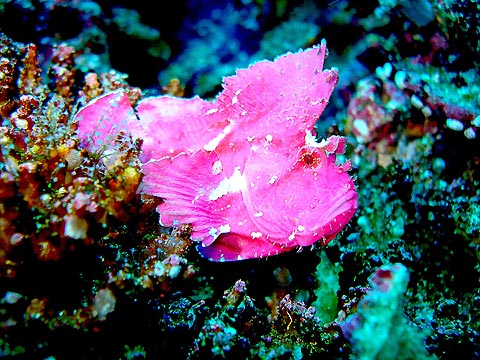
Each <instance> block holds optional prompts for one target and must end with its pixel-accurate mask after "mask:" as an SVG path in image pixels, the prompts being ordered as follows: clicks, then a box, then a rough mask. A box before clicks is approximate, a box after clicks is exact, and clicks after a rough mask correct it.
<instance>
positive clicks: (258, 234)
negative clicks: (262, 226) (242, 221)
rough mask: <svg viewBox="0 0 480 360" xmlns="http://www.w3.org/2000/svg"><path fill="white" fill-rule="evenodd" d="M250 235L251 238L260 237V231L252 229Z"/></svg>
mask: <svg viewBox="0 0 480 360" xmlns="http://www.w3.org/2000/svg"><path fill="white" fill-rule="evenodd" d="M250 235H251V236H252V239H258V238H261V237H262V233H261V232H259V231H252V233H251V234H250Z"/></svg>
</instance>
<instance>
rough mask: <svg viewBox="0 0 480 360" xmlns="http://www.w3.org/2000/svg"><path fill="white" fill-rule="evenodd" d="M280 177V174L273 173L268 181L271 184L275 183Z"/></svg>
mask: <svg viewBox="0 0 480 360" xmlns="http://www.w3.org/2000/svg"><path fill="white" fill-rule="evenodd" d="M277 179H278V176H277V175H273V176H272V177H271V178H270V180H268V183H269V184H270V185H273V183H274V182H275V181H276V180H277Z"/></svg>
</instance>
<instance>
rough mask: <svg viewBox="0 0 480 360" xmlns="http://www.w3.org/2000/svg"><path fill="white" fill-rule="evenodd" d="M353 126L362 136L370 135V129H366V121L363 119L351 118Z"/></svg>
mask: <svg viewBox="0 0 480 360" xmlns="http://www.w3.org/2000/svg"><path fill="white" fill-rule="evenodd" d="M353 127H354V129H355V130H357V131H358V133H359V134H360V135H362V136H369V135H370V130H369V129H368V125H367V122H366V121H365V120H363V119H355V120H353Z"/></svg>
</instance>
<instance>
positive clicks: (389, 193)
mask: <svg viewBox="0 0 480 360" xmlns="http://www.w3.org/2000/svg"><path fill="white" fill-rule="evenodd" d="M152 4H153V2H151V3H150V2H126V1H113V2H107V1H103V0H98V1H94V0H90V1H73V0H72V1H51V0H45V1H44V0H42V1H28V0H13V1H3V2H0V24H2V26H1V27H2V29H1V31H2V33H1V35H0V115H1V124H0V150H1V151H0V270H1V272H0V357H6V358H12V359H15V358H41V359H47V358H49V359H52V358H55V359H77V358H78V359H99V358H102V359H141V358H148V359H151V358H152V359H157V358H163V357H165V354H167V353H168V354H170V355H169V356H172V357H173V358H178V359H207V358H208V359H210V358H218V359H222V358H223V359H237V358H250V359H286V358H292V359H302V358H305V359H313V358H317V359H318V358H328V359H370V358H376V359H389V358H396V359H401V358H438V359H457V358H464V359H477V358H480V345H479V344H480V317H479V315H478V308H479V306H480V291H479V288H480V287H479V271H480V267H479V261H480V256H479V254H480V248H479V246H480V220H479V219H480V207H479V201H480V187H479V179H480V174H479V169H480V167H479V162H480V151H479V149H480V146H479V145H480V144H479V142H480V136H479V134H478V131H479V130H478V128H479V126H480V97H479V92H480V88H479V83H480V79H479V75H478V74H479V63H478V59H477V58H478V56H477V55H478V51H479V49H480V46H479V39H478V33H479V21H478V14H479V11H478V10H479V9H478V6H479V5H478V2H477V1H472V0H462V1H427V0H422V1H417V2H415V1H410V0H389V1H377V2H353V1H347V0H337V1H332V2H326V3H320V2H315V1H309V0H305V1H297V0H294V1H288V2H287V1H248V0H241V1H223V2H220V1H214V2H210V3H209V4H208V6H207V5H206V4H205V2H199V1H197V0H183V1H178V2H172V3H161V4H157V5H156V6H160V7H161V8H162V11H154V9H153V8H152V6H153V5H152ZM167 7H170V10H168V9H167ZM126 24H127V25H128V26H127V25H126ZM323 38H324V39H326V40H327V42H328V48H329V56H328V58H327V59H326V62H325V68H331V67H336V68H337V70H336V71H338V74H339V80H338V84H337V85H336V87H335V88H334V89H333V90H332V93H331V96H330V97H329V104H328V106H326V107H325V108H324V111H323V113H322V116H321V120H320V121H318V122H317V123H316V124H315V129H314V131H315V133H316V134H317V137H318V138H319V139H320V138H325V139H326V138H329V137H330V138H334V139H335V138H337V139H338V138H342V139H344V140H345V143H346V145H347V146H346V147H345V153H344V154H336V156H337V157H338V161H339V162H340V163H343V162H344V161H345V160H346V159H352V169H351V170H350V171H349V173H350V175H351V176H353V177H354V178H355V187H356V191H357V193H358V209H357V211H356V213H355V215H354V216H353V217H352V219H351V221H350V222H349V224H348V225H347V226H346V227H345V228H344V229H343V230H342V231H341V232H340V233H339V234H338V235H337V236H336V237H335V238H334V239H332V241H330V242H329V243H328V245H327V246H320V243H313V244H312V245H310V246H307V247H302V248H299V249H298V251H290V252H285V253H282V254H279V255H276V256H269V257H266V258H263V259H246V260H243V261H231V262H211V261H209V260H207V259H205V258H204V257H202V256H200V254H199V253H198V252H197V251H194V250H195V249H194V244H195V242H194V240H195V236H194V233H195V229H194V227H193V226H192V224H188V223H186V224H182V225H180V224H177V223H175V224H169V225H173V226H172V227H166V226H162V225H160V224H159V220H160V218H161V215H162V214H161V213H160V214H158V213H157V212H156V211H155V209H157V208H159V209H162V207H163V208H164V207H165V202H164V200H163V199H161V198H159V197H156V196H152V195H149V194H147V193H145V192H143V193H142V188H143V186H144V179H145V172H144V165H143V160H144V159H143V158H142V156H143V155H144V154H143V153H142V146H145V144H146V142H148V141H149V139H151V138H152V137H151V136H143V135H142V136H141V137H140V138H141V139H137V137H136V136H132V134H130V133H129V132H128V131H118V130H119V128H114V129H113V130H114V131H108V132H106V133H102V131H97V132H96V133H95V134H96V135H99V134H106V136H104V137H96V138H95V137H91V138H90V139H85V138H81V137H79V126H80V123H79V122H78V116H77V115H78V113H79V111H80V110H81V109H85V105H86V104H88V103H91V102H92V101H93V102H94V103H95V102H97V104H100V103H101V101H102V99H110V98H109V94H112V93H113V94H119V93H121V94H122V100H121V102H119V103H118V105H119V108H118V110H120V111H124V110H125V111H126V112H122V113H121V114H123V115H125V118H124V119H123V120H125V121H127V120H128V119H129V117H130V116H131V117H133V118H135V119H136V116H137V114H136V113H135V111H134V110H133V109H137V108H138V105H139V104H142V102H144V101H145V99H147V98H150V97H157V96H158V95H162V94H168V96H169V97H170V98H172V99H175V100H172V101H173V102H181V101H180V100H182V101H183V102H181V103H189V102H188V101H186V100H188V99H190V98H191V97H193V96H194V95H199V96H201V97H202V98H204V99H207V100H209V98H216V97H217V95H218V94H219V92H220V90H221V84H222V81H223V77H225V76H232V75H234V73H235V70H236V69H237V68H244V67H246V66H247V65H249V64H253V63H255V62H257V61H259V60H264V59H266V60H270V61H271V60H274V59H275V58H276V57H277V56H278V55H281V54H283V53H287V52H291V53H292V54H295V53H298V51H299V49H300V48H302V49H307V48H310V47H313V46H315V45H318V44H321V39H323ZM227 79H228V78H227ZM291 80H292V83H294V81H293V80H294V79H291ZM311 85H312V84H310V83H308V84H305V86H306V87H308V86H311ZM265 96H266V98H268V92H267V91H266V92H265ZM198 100H199V98H197V100H195V101H198ZM207 100H205V101H207ZM211 100H213V101H215V99H211ZM260 100H261V101H260ZM213 101H212V103H213ZM261 104H263V99H258V102H257V103H256V104H255V106H257V105H258V107H259V108H261V106H260V105H261ZM292 104H293V102H292ZM162 108H163V107H162ZM297 109H298V108H297ZM183 110H185V109H183ZM291 111H292V112H295V111H296V108H295V106H293V105H292V110H291ZM123 115H122V116H123ZM120 117H121V116H120ZM173 118H175V116H173ZM120 120H121V119H120ZM188 120H189V119H185V118H184V120H182V121H183V122H184V123H185V125H186V124H188ZM177 124H178V123H177ZM93 125H95V124H93ZM98 125H99V126H100V125H102V124H101V122H100V124H98ZM103 125H105V122H104V123H103ZM82 126H83V125H82ZM176 129H178V128H176ZM110 130H112V128H110ZM200 130H202V129H201V127H200V128H194V127H188V126H185V131H186V132H187V134H188V135H190V136H192V134H193V136H194V137H195V136H196V134H197V133H198V134H200V133H201V132H200ZM272 130H277V131H278V132H279V133H281V132H282V131H283V130H284V129H272ZM153 131H155V130H153ZM189 132H190V133H189ZM144 135H145V134H144ZM147 135H150V134H147ZM95 139H96V140H98V141H96V140H95ZM199 140H201V139H199ZM342 141H343V140H342ZM150 145H151V144H150ZM173 145H174V144H172V146H173ZM177 145H178V144H176V145H175V146H177ZM203 145H204V144H202V146H203ZM301 157H302V159H303V160H304V161H305V162H306V163H308V162H311V161H312V159H311V158H310V157H309V154H306V153H302V154H301ZM259 171H260V170H259ZM172 175H173V174H172ZM162 181H163V180H162ZM304 191H305V192H307V189H305V190H304ZM180 211H181V210H180ZM277 222H280V224H278V225H281V223H282V221H277ZM277 222H275V224H277Z"/></svg>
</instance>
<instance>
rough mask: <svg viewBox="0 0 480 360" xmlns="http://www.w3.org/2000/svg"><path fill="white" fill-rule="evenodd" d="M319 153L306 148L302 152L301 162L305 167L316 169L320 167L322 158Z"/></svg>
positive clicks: (316, 150)
mask: <svg viewBox="0 0 480 360" xmlns="http://www.w3.org/2000/svg"><path fill="white" fill-rule="evenodd" d="M318 151H319V150H318V149H306V148H303V149H302V150H300V156H299V161H300V162H301V163H302V165H303V167H305V168H307V167H308V168H311V169H315V168H316V167H317V166H318V165H320V162H321V161H322V158H321V157H320V154H318Z"/></svg>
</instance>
